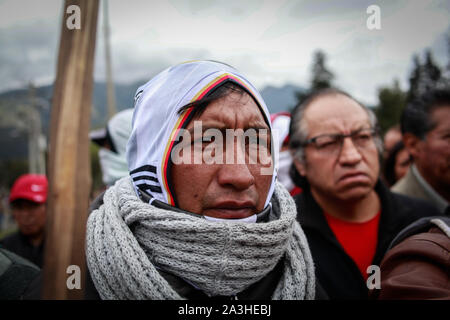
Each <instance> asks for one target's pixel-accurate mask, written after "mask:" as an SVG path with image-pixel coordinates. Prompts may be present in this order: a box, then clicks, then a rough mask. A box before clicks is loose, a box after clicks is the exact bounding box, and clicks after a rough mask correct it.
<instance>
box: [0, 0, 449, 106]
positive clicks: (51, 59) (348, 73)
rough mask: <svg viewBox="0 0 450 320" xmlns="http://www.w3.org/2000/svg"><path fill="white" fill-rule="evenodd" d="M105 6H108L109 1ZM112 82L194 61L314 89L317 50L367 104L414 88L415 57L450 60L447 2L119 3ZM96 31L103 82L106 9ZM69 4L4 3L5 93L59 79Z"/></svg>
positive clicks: (260, 82) (113, 0)
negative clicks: (375, 12) (375, 11)
mask: <svg viewBox="0 0 450 320" xmlns="http://www.w3.org/2000/svg"><path fill="white" fill-rule="evenodd" d="M102 3H103V2H102ZM108 3H109V12H110V15H109V20H110V24H111V48H112V63H113V76H114V79H115V81H118V82H133V81H136V80H138V79H139V80H141V79H149V78H150V77H152V76H153V75H154V74H156V73H157V72H159V71H161V70H163V69H164V68H166V67H168V66H170V65H173V64H175V63H179V62H182V61H186V60H191V59H214V60H220V61H224V62H226V63H229V64H231V65H233V66H235V67H236V68H237V69H239V70H240V71H241V72H242V73H243V74H245V75H246V76H247V77H248V78H249V80H250V81H252V82H253V83H254V84H255V85H256V86H257V87H258V88H260V89H262V88H263V87H264V86H265V85H269V84H270V85H276V86H280V85H283V84H285V83H293V84H298V85H303V86H307V85H308V83H309V79H310V65H311V60H312V53H313V52H314V51H315V50H316V49H318V48H320V49H323V50H324V51H325V52H326V53H327V56H328V66H329V67H330V69H331V70H332V71H333V72H334V73H335V74H336V77H337V78H336V81H337V85H338V86H340V87H341V88H343V89H345V90H348V91H349V92H350V93H352V94H353V95H355V96H356V97H357V98H358V99H360V100H361V101H363V102H365V103H369V104H373V103H375V102H376V99H377V97H376V93H377V88H378V87H379V86H382V85H388V84H390V83H391V82H392V80H393V78H395V77H396V78H399V80H400V83H401V85H402V88H404V89H407V86H408V83H407V78H408V72H409V68H410V65H411V57H412V55H413V54H414V53H421V52H423V50H424V48H426V47H431V48H433V50H435V51H436V52H435V57H436V59H437V60H438V62H441V65H442V63H444V62H446V61H447V60H448V57H447V56H446V54H447V52H446V46H445V39H444V38H443V32H445V31H446V30H448V27H449V20H450V19H449V18H450V3H449V2H448V1H444V0H442V1H438V0H436V1H434V0H418V1H417V0H415V1H409V0H408V1H406V0H399V1H388V0H385V1H372V0H347V1H325V0H315V1H297V0H285V1H273V0H267V1H259V0H248V1H231V0H230V1H227V2H224V1H219V0H166V1H163V0H160V1H144V0H134V1H130V2H125V1H117V0H110V1H109V2H108ZM374 3H375V4H377V5H379V6H380V8H381V19H382V20H381V22H382V29H381V30H377V31H370V30H368V29H367V27H366V19H367V17H368V15H367V13H366V8H367V7H368V6H369V5H371V4H374ZM100 10H101V11H100V15H99V23H98V30H97V44H96V55H95V69H94V78H95V79H96V80H104V78H105V64H104V43H103V30H102V26H103V7H101V8H100ZM62 12H63V11H62V8H61V2H60V1H57V0H47V1H45V2H41V1H24V0H22V1H20V0H12V1H11V0H8V1H2V2H0V43H1V44H2V45H1V46H0V64H1V65H2V68H1V69H0V76H1V77H2V79H3V81H2V82H1V83H0V90H4V89H5V88H9V87H13V86H19V85H24V84H26V82H28V81H30V80H33V81H35V82H36V83H37V84H39V83H41V84H42V83H45V82H46V81H47V83H48V82H51V81H52V80H53V78H54V75H55V71H56V70H55V66H56V59H57V49H58V47H57V46H58V40H59V29H60V23H61V21H60V19H61V13H62Z"/></svg>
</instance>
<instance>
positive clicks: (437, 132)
mask: <svg viewBox="0 0 450 320" xmlns="http://www.w3.org/2000/svg"><path fill="white" fill-rule="evenodd" d="M431 121H432V122H433V123H434V124H435V127H434V129H433V130H431V131H429V132H428V133H427V134H426V136H425V139H424V140H420V141H418V143H417V145H416V147H415V148H414V149H413V150H411V151H410V152H411V154H412V155H413V157H414V163H415V164H416V166H417V168H418V169H419V171H420V173H421V174H422V175H423V177H424V178H425V180H427V181H428V183H430V185H431V186H433V188H435V189H436V191H438V192H439V190H448V189H449V188H450V105H446V106H442V107H438V108H436V109H434V110H433V112H432V113H431Z"/></svg>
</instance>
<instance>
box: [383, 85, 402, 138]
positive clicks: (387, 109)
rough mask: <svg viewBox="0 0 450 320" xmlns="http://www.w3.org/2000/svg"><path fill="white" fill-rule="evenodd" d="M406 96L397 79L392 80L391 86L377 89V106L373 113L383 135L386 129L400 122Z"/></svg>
mask: <svg viewBox="0 0 450 320" xmlns="http://www.w3.org/2000/svg"><path fill="white" fill-rule="evenodd" d="M406 96H407V95H406V93H405V92H403V91H402V89H401V88H400V85H399V82H398V80H397V79H396V80H394V83H393V85H392V86H387V87H382V88H380V89H378V106H377V107H376V109H375V113H376V115H377V118H378V123H379V125H380V127H381V131H382V134H383V135H384V134H385V133H386V131H387V129H389V128H390V127H392V126H393V125H396V124H398V123H399V122H400V117H401V114H402V111H403V108H404V107H405V105H406Z"/></svg>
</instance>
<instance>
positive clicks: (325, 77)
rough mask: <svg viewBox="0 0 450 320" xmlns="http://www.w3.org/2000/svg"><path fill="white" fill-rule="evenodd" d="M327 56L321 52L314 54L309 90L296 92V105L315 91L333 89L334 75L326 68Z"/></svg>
mask: <svg viewBox="0 0 450 320" xmlns="http://www.w3.org/2000/svg"><path fill="white" fill-rule="evenodd" d="M326 60H327V56H326V54H325V52H323V51H322V50H317V51H316V52H314V57H313V63H312V65H311V82H310V85H309V88H308V89H307V90H306V91H303V92H297V94H296V96H297V99H298V103H302V102H303V100H305V98H306V97H307V96H308V95H309V94H311V93H313V92H314V91H316V90H320V89H326V88H331V87H333V85H332V82H333V79H334V74H333V73H332V72H331V71H330V70H329V69H328V67H327V66H326Z"/></svg>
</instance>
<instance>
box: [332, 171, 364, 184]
mask: <svg viewBox="0 0 450 320" xmlns="http://www.w3.org/2000/svg"><path fill="white" fill-rule="evenodd" d="M369 180H370V179H369V177H368V176H367V175H366V174H365V173H363V172H355V173H349V174H345V175H344V176H342V177H341V178H340V179H339V181H338V182H339V183H344V184H353V183H359V182H364V183H367V182H368V181H369Z"/></svg>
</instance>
